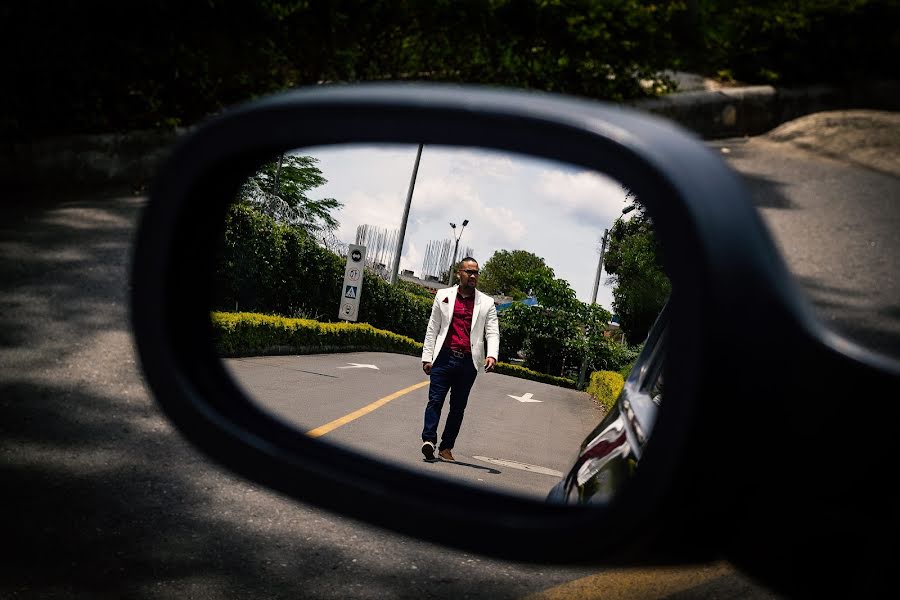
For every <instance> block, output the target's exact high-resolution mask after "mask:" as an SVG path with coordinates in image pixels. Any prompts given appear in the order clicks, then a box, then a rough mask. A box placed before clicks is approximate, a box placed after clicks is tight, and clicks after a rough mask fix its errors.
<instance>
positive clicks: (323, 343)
mask: <svg viewBox="0 0 900 600" xmlns="http://www.w3.org/2000/svg"><path fill="white" fill-rule="evenodd" d="M210 316H211V320H212V326H213V339H214V344H215V348H216V350H217V351H218V353H219V355H220V356H229V357H230V356H254V355H257V356H258V355H264V354H318V353H324V352H394V353H397V354H408V355H410V356H420V355H421V354H422V343H421V342H418V341H416V340H414V339H412V338H409V337H406V336H402V335H397V334H396V333H392V332H390V331H384V330H382V329H376V328H375V327H372V326H371V325H369V324H368V323H343V322H341V323H320V322H318V321H313V320H311V319H292V318H288V317H279V316H276V315H262V314H258V313H248V312H214V313H212V314H211V315H210ZM495 370H496V372H497V373H500V374H502V375H509V376H511V377H519V378H521V379H530V380H532V381H539V382H541V383H549V384H550V385H556V386H559V387H565V388H574V387H575V382H574V381H573V380H571V379H566V378H564V377H554V376H553V375H547V374H546V373H538V372H537V371H532V370H531V369H526V368H524V367H519V366H516V365H510V364H507V363H502V362H498V363H497V365H496V367H495Z"/></svg>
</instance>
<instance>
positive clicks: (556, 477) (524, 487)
mask: <svg viewBox="0 0 900 600" xmlns="http://www.w3.org/2000/svg"><path fill="white" fill-rule="evenodd" d="M401 246H402V252H398V248H400V247H401ZM660 252H661V251H660V248H659V247H658V244H657V243H656V237H655V236H654V233H653V228H652V224H651V221H650V219H649V216H648V215H647V214H646V213H645V211H644V208H643V205H642V204H641V203H640V199H638V198H635V197H634V196H633V194H631V193H630V192H629V191H628V190H627V189H625V188H623V186H622V185H621V184H619V183H618V182H616V181H614V180H612V179H610V178H609V177H607V176H604V175H603V174H601V173H595V172H588V171H585V170H584V169H581V168H576V167H574V166H571V165H565V164H559V163H553V162H548V161H543V160H537V159H534V158H531V157H526V156H520V155H512V154H503V153H498V152H493V151H485V150H482V149H474V148H451V147H442V146H427V147H423V146H415V145H413V146H398V145H385V146H360V145H348V146H339V147H320V148H304V149H299V150H296V151H290V152H285V153H284V154H282V155H280V156H275V157H273V158H272V160H271V161H270V162H268V163H266V164H264V165H262V166H261V167H260V168H259V170H258V171H256V172H255V173H253V174H252V175H251V176H250V177H249V178H248V179H247V181H246V183H245V184H244V185H243V186H242V187H241V189H240V191H239V193H238V197H237V198H235V200H234V202H233V203H232V205H231V206H230V208H229V210H228V213H227V217H226V222H225V226H224V236H223V240H222V245H221V248H220V254H219V259H218V263H217V273H216V290H215V306H214V307H213V322H214V331H215V335H216V340H215V343H216V346H217V348H218V351H219V352H220V354H221V356H222V358H223V361H224V362H225V364H226V366H227V369H228V371H229V372H230V373H231V374H232V375H233V377H234V378H235V380H236V381H237V382H238V383H239V384H240V385H241V386H242V387H243V389H245V390H246V392H247V394H248V396H250V397H251V398H252V399H253V400H254V402H256V403H257V404H258V405H259V406H260V407H261V408H262V409H263V410H265V411H267V412H269V413H270V414H273V415H275V416H277V417H278V418H280V419H282V420H283V421H285V422H286V423H289V424H290V425H292V426H294V427H296V429H297V431H298V434H303V435H309V436H313V437H316V438H320V439H323V440H327V441H328V442H332V443H334V444H338V445H342V446H345V447H347V448H349V449H352V450H355V451H358V452H360V453H363V454H366V455H368V456H370V457H374V458H377V459H380V460H383V461H386V462H391V463H395V464H398V465H402V466H404V467H406V468H409V469H413V470H416V471H419V472H423V473H428V474H431V475H434V476H438V477H448V478H453V479H455V480H459V481H462V482H465V483H467V484H470V485H473V486H478V487H484V488H488V489H492V490H496V491H505V492H508V493H512V494H517V495H524V496H526V497H531V498H534V499H537V500H541V501H543V500H545V499H548V494H549V495H550V499H551V500H557V501H591V502H597V501H598V498H599V496H598V498H593V499H585V498H583V497H579V495H578V494H569V493H568V492H562V491H561V490H562V488H564V487H566V486H567V485H572V484H574V482H576V481H577V479H578V474H577V472H578V469H579V468H580V466H583V464H584V461H583V460H581V458H579V448H582V451H584V450H585V448H586V444H589V442H590V439H591V436H592V435H593V436H596V435H597V434H596V433H595V431H596V430H597V428H598V426H599V425H600V424H601V423H605V421H604V419H607V420H610V419H614V418H619V420H620V421H621V427H622V431H624V432H626V433H627V437H625V438H622V440H623V442H622V445H620V447H619V448H618V449H617V453H618V454H620V455H621V456H623V457H624V458H623V460H626V461H631V462H632V463H633V462H634V461H635V460H637V458H638V457H639V456H640V454H639V453H640V447H639V445H640V444H642V443H643V439H638V437H636V436H637V434H638V433H640V435H641V436H646V435H649V432H650V429H651V428H652V422H653V418H652V417H653V415H652V414H651V413H650V412H648V411H649V408H648V407H650V406H653V407H655V406H656V404H654V403H653V402H650V403H644V404H640V406H639V410H638V411H637V412H635V410H633V409H632V408H629V409H628V411H624V412H623V413H622V414H625V413H628V414H630V415H631V417H629V416H628V414H625V417H624V418H620V417H621V415H619V413H620V411H619V410H618V409H615V408H614V403H615V400H616V398H617V397H618V396H619V392H620V390H621V389H622V388H623V385H625V387H626V391H627V388H628V386H630V385H632V383H631V379H632V378H629V373H637V372H638V371H641V370H642V369H646V365H641V364H640V361H639V360H638V356H639V354H640V353H641V349H642V348H643V343H644V340H645V339H647V336H648V333H650V332H651V330H652V329H653V325H654V322H655V321H656V319H657V315H658V314H659V312H660V310H661V309H662V307H663V305H664V304H665V301H666V299H667V297H668V293H669V282H668V279H667V278H666V277H665V275H664V274H663V271H662V267H661V258H660ZM468 258H471V260H463V259H468ZM454 265H457V266H458V267H459V268H456V267H454ZM455 286H459V287H458V288H457V287H455ZM457 290H458V292H457ZM474 290H477V292H475V291H474ZM430 320H431V321H433V323H434V325H433V328H432V329H431V331H433V334H434V335H432V336H429V335H428V333H427V332H428V331H429V322H430ZM442 325H443V327H442ZM498 336H499V341H498V340H497V337H498ZM467 338H468V339H467ZM651 339H652V336H651ZM423 343H425V344H426V345H427V346H428V347H433V349H434V351H433V354H428V358H429V359H430V360H427V361H424V362H423V360H422V358H423ZM660 346H661V345H660ZM658 354H661V351H660V352H657V353H656V354H655V355H654V356H656V355H658ZM641 356H643V354H641ZM489 357H490V358H489ZM492 358H495V359H497V363H496V366H494V367H493V368H492V369H491V372H485V371H484V365H485V363H486V362H487V363H488V366H492V364H491V363H492V360H491V359H492ZM426 362H427V363H430V364H428V365H427V366H428V367H429V368H430V376H429V375H428V374H426V372H425V369H424V368H423V366H425V363H426ZM476 367H480V369H479V371H481V372H477V371H476ZM626 378H628V381H629V382H628V383H627V384H626V383H625V379H626ZM469 385H471V389H470V390H469V392H468V395H466V390H467V387H468V386H469ZM640 385H643V384H640ZM447 386H449V388H450V391H449V394H447V397H446V400H445V401H444V403H443V406H440V407H439V406H437V405H435V404H431V408H430V409H428V408H427V407H428V405H429V394H431V397H432V399H435V398H440V391H441V389H440V388H442V387H444V388H446V387H447ZM445 391H446V390H445ZM642 393H643V392H642ZM645 395H646V394H645ZM464 401H465V405H464V404H463V402H464ZM632 404H634V405H635V406H637V405H638V403H636V402H634V401H632ZM463 408H464V411H463V410H462V409H463ZM629 411H630V412H629ZM429 415H430V417H429ZM451 415H452V416H451ZM429 418H430V419H431V420H432V421H433V420H436V419H439V421H438V423H437V426H436V427H435V426H434V424H433V423H431V424H427V423H426V422H427V421H428V420H429ZM448 421H449V422H451V426H450V427H449V428H448V427H447V423H448ZM453 423H457V424H458V434H457V435H456V437H455V439H454V435H453V433H452V431H451V430H452V429H454V426H453ZM641 427H643V429H641ZM429 432H430V433H429ZM431 436H433V437H431ZM429 438H431V439H432V440H433V441H434V442H435V443H436V444H437V446H438V447H437V448H435V449H434V450H433V452H434V458H433V459H431V458H430V457H431V454H432V450H431V448H429V447H428V446H427V445H423V439H425V440H428V439H429ZM625 442H628V443H629V444H636V446H635V448H634V450H633V451H628V448H627V447H626V444H625ZM444 446H451V448H450V449H451V452H450V455H452V458H453V460H449V459H450V458H451V456H448V455H447V454H446V453H443V456H442V455H441V452H440V451H441V450H444V449H445V448H444ZM596 446H597V445H596V444H594V445H591V446H590V448H588V450H590V451H592V452H596ZM576 459H577V460H578V464H576ZM593 464H594V466H595V467H596V466H597V464H596V462H595V463H593ZM617 468H618V467H617ZM599 471H602V465H601V468H600V469H599ZM551 490H552V491H551ZM604 494H605V495H604V496H603V497H604V499H608V498H609V497H611V489H610V488H608V487H607V488H605V489H604Z"/></svg>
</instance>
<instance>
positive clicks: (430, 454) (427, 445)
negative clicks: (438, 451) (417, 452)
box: [422, 442, 434, 460]
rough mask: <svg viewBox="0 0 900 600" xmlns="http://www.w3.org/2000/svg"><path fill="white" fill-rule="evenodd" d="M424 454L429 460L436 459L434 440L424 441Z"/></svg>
mask: <svg viewBox="0 0 900 600" xmlns="http://www.w3.org/2000/svg"><path fill="white" fill-rule="evenodd" d="M422 454H424V455H425V458H426V459H427V460H434V442H422Z"/></svg>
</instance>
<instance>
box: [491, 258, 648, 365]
mask: <svg viewBox="0 0 900 600" xmlns="http://www.w3.org/2000/svg"><path fill="white" fill-rule="evenodd" d="M547 269H548V271H549V272H550V273H552V269H549V267H548V268H547ZM521 285H522V286H526V287H525V289H529V290H531V291H533V293H534V295H535V297H536V298H537V300H538V305H537V306H526V305H524V304H519V303H516V304H513V305H512V306H510V307H509V308H507V309H505V310H504V311H503V312H501V313H500V359H501V360H508V358H509V357H510V356H513V355H514V354H515V353H516V352H517V351H519V350H523V351H524V353H525V366H526V367H528V368H529V369H533V370H535V371H540V372H543V373H549V374H551V375H561V376H564V377H572V378H575V377H577V374H578V370H579V369H580V367H581V364H582V362H583V361H584V359H585V357H587V366H588V368H589V369H591V370H600V369H603V370H618V369H620V368H622V367H623V366H625V365H627V364H628V363H630V362H631V361H633V360H634V358H635V357H636V356H637V352H636V350H635V349H633V348H629V347H627V346H623V345H622V344H619V343H617V342H615V341H614V340H612V339H610V338H608V337H606V336H605V335H604V332H605V331H606V326H607V324H608V323H609V321H610V319H611V318H612V315H611V314H610V312H609V311H607V310H606V309H604V308H603V307H601V306H600V305H598V304H585V303H584V302H581V301H580V300H578V299H577V298H576V297H575V291H574V290H572V288H571V287H570V286H569V283H568V282H567V281H565V280H564V279H557V278H554V277H553V276H552V275H548V274H547V272H544V273H533V274H531V275H528V276H526V277H523V278H522V280H521Z"/></svg>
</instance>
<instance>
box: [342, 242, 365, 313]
mask: <svg viewBox="0 0 900 600" xmlns="http://www.w3.org/2000/svg"><path fill="white" fill-rule="evenodd" d="M365 264H366V247H365V246H357V245H355V244H350V248H349V249H348V250H347V266H346V267H345V268H344V285H343V286H341V303H340V306H339V308H338V319H344V320H345V321H355V320H356V317H357V315H358V314H359V298H360V296H361V295H362V284H363V268H364V267H365Z"/></svg>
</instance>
